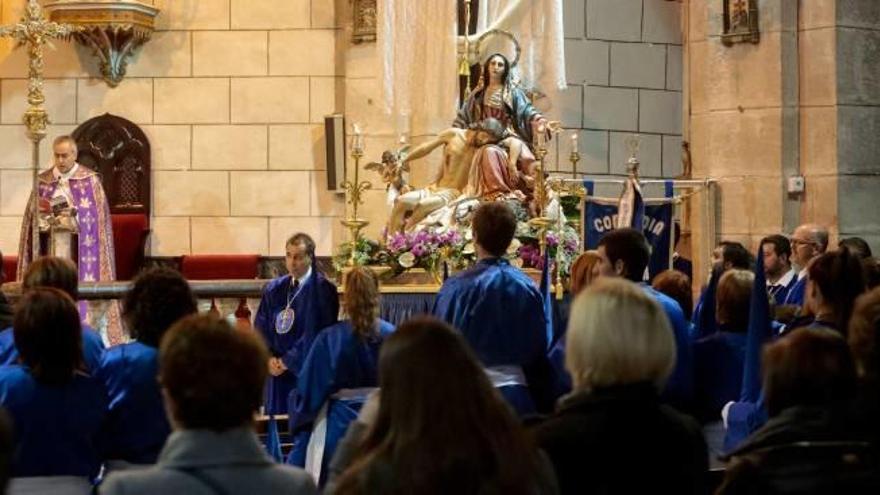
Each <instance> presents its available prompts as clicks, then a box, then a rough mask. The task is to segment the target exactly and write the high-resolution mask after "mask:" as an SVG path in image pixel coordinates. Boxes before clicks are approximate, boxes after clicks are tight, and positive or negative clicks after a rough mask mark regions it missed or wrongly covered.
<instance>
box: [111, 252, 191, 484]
mask: <svg viewBox="0 0 880 495" xmlns="http://www.w3.org/2000/svg"><path fill="white" fill-rule="evenodd" d="M196 311H197V306H196V299H195V296H193V293H192V291H191V290H190V287H189V284H188V283H187V281H186V280H184V278H183V277H182V276H181V275H180V273H178V272H177V271H176V270H171V269H168V268H153V269H149V270H147V271H144V272H142V273H141V274H140V275H138V277H137V278H136V279H135V281H134V284H133V285H132V288H131V290H129V291H128V292H127V293H126V294H125V298H124V300H123V304H122V318H123V320H124V322H125V325H126V327H127V328H128V332H129V335H130V336H131V337H132V339H133V340H132V341H131V342H128V343H126V344H120V345H117V346H114V347H111V348H110V349H108V350H107V352H105V353H104V358H103V359H102V360H101V366H100V367H99V368H98V372H97V373H96V376H97V377H98V379H100V380H101V382H102V383H103V384H104V385H105V387H106V388H107V394H108V397H109V403H108V407H107V423H106V426H105V429H104V432H105V434H104V436H103V439H102V442H101V443H102V451H103V454H104V456H105V459H107V460H108V462H109V463H110V464H112V465H111V466H110V468H111V469H119V468H122V467H124V465H125V464H153V463H155V462H156V459H157V458H158V456H159V452H160V451H161V450H162V446H163V445H164V444H165V440H166V439H167V438H168V435H169V434H171V425H170V424H169V423H168V419H167V417H166V414H165V408H164V405H163V401H162V392H161V390H160V387H159V382H158V380H157V379H156V377H157V376H159V369H158V367H159V356H158V355H159V350H158V347H159V342H160V341H161V340H162V336H163V335H165V332H166V331H167V330H168V328H169V327H171V325H173V324H174V323H175V322H176V321H177V320H179V319H181V318H183V317H184V316H187V315H190V314H194V313H195V312H196ZM134 425H136V426H134Z"/></svg>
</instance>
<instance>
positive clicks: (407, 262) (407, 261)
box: [397, 251, 416, 268]
mask: <svg viewBox="0 0 880 495" xmlns="http://www.w3.org/2000/svg"><path fill="white" fill-rule="evenodd" d="M397 262H398V263H400V266H402V267H404V268H412V267H413V265H415V264H416V255H414V254H412V253H411V252H409V251H407V252H405V253H403V254H401V255H400V256H398V257H397Z"/></svg>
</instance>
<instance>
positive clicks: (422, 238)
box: [412, 230, 430, 244]
mask: <svg viewBox="0 0 880 495" xmlns="http://www.w3.org/2000/svg"><path fill="white" fill-rule="evenodd" d="M429 235H430V234H429V233H428V232H427V231H425V230H420V231H418V232H416V234H415V235H414V236H413V238H412V242H413V244H419V243H425V242H427V241H428V237H429Z"/></svg>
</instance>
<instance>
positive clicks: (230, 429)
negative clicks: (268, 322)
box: [101, 315, 316, 495]
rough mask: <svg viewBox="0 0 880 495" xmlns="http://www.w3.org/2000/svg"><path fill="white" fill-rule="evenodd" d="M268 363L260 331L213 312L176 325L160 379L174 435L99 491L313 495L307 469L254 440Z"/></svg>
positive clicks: (164, 348) (164, 349)
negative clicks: (283, 462) (279, 460)
mask: <svg viewBox="0 0 880 495" xmlns="http://www.w3.org/2000/svg"><path fill="white" fill-rule="evenodd" d="M267 360H268V354H267V352H266V347H265V345H264V344H263V343H262V341H261V340H260V338H259V337H258V336H256V335H254V334H252V333H250V332H244V331H240V330H236V329H234V328H232V327H231V326H230V325H229V324H228V323H226V322H225V321H223V320H220V319H218V318H216V317H214V316H212V315H201V316H199V315H191V316H187V317H185V318H183V319H182V320H180V321H178V322H177V323H175V324H174V325H173V326H172V327H171V328H170V329H169V330H168V331H167V332H166V334H165V336H164V337H163V338H162V344H161V347H160V348H159V382H160V383H161V384H162V395H163V397H164V398H165V407H166V408H167V410H168V416H169V418H170V419H171V424H172V425H173V426H174V432H173V433H172V434H171V436H169V437H168V441H167V442H166V443H165V447H163V448H162V452H161V453H160V454H159V459H158V461H156V464H155V466H152V467H150V468H147V469H135V470H126V471H118V472H114V473H111V474H110V475H109V476H108V477H107V478H106V480H105V481H104V483H103V485H102V486H101V493H102V494H106V495H116V494H120V495H121V494H127V495H133V494H140V493H143V494H157V493H158V494H168V495H172V494H184V493H185V494H187V495H202V494H204V495H216V494H225V495H251V494H262V493H285V494H296V495H298V494H309V495H311V494H315V493H316V490H315V485H314V483H313V482H312V480H311V479H310V478H309V476H308V474H306V473H305V472H303V471H302V470H301V469H298V468H294V467H290V466H279V465H278V464H276V463H275V462H274V461H273V460H272V458H270V457H269V456H268V454H267V453H266V451H265V449H264V448H263V445H262V444H261V443H260V440H259V439H258V438H257V434H256V431H255V429H254V417H255V416H256V414H257V410H258V409H259V408H260V404H261V403H262V396H263V387H264V386H265V383H266V375H267V366H266V361H267Z"/></svg>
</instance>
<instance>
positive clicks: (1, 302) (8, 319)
mask: <svg viewBox="0 0 880 495" xmlns="http://www.w3.org/2000/svg"><path fill="white" fill-rule="evenodd" d="M3 268H4V263H3V253H2V252H0V285H2V284H3V283H5V282H6V270H4V269H3ZM11 326H12V305H11V304H9V299H7V298H6V294H4V293H3V292H0V328H9V327H11Z"/></svg>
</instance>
